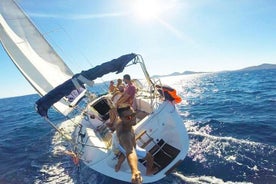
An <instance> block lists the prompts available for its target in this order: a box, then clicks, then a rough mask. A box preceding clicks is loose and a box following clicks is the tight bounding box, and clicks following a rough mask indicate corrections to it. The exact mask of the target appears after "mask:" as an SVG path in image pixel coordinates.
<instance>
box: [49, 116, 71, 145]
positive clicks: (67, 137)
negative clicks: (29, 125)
mask: <svg viewBox="0 0 276 184" xmlns="http://www.w3.org/2000/svg"><path fill="white" fill-rule="evenodd" d="M44 120H45V121H46V122H47V123H49V124H50V125H51V126H52V127H53V128H54V129H55V130H56V131H57V132H58V133H60V134H61V135H62V136H63V137H64V138H65V139H66V140H67V141H69V142H71V143H73V144H75V143H74V142H73V140H72V138H71V137H70V136H68V135H66V134H65V133H64V132H62V131H61V130H60V129H58V127H56V125H54V123H52V122H51V121H50V120H49V118H47V117H44Z"/></svg>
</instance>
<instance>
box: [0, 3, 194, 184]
mask: <svg viewBox="0 0 276 184" xmlns="http://www.w3.org/2000/svg"><path fill="white" fill-rule="evenodd" d="M0 13H1V14H0V40H1V44H2V46H3V48H4V49H5V51H6V52H7V54H8V55H9V57H10V59H11V61H12V62H13V63H14V64H15V66H16V67H17V68H18V70H19V71H20V72H21V73H22V75H23V76H24V77H25V78H26V80H27V81H28V82H29V83H30V84H31V85H32V87H33V88H34V89H35V90H36V91H37V93H38V94H39V95H40V97H41V98H39V99H38V100H37V101H36V102H35V107H36V111H37V112H38V114H39V115H41V116H42V117H43V118H44V120H45V121H46V122H48V123H49V124H50V125H51V126H52V127H53V128H55V129H56V131H57V132H59V133H60V134H61V135H62V136H63V137H64V138H65V140H66V141H68V142H69V143H70V144H71V145H72V148H73V149H72V153H73V155H74V157H75V160H80V161H81V162H83V163H84V164H86V165H87V166H88V167H90V168H91V169H93V170H95V171H97V172H100V173H102V174H104V175H106V176H108V177H112V178H115V179H118V180H122V181H130V179H131V171H130V167H129V165H128V163H127V162H126V161H125V162H124V163H123V164H122V166H121V169H120V170H119V171H118V172H116V171H115V169H114V168H115V165H116V163H117V159H118V156H117V155H118V150H116V149H115V148H114V144H113V143H114V139H116V137H114V135H116V134H115V133H116V131H115V132H112V130H111V129H110V128H109V127H108V126H107V122H109V121H110V119H111V118H112V117H111V114H110V109H112V108H113V107H114V102H113V101H112V98H111V95H110V94H109V93H108V94H104V95H97V94H95V93H93V85H94V84H93V81H94V80H95V79H97V78H101V77H102V76H104V75H106V74H108V73H114V72H116V73H117V74H119V73H122V72H123V71H124V69H125V68H127V67H129V66H138V67H140V68H141V69H142V71H143V73H144V76H145V79H144V80H143V81H144V82H145V84H141V83H140V82H139V81H138V80H135V81H133V83H134V84H135V86H136V88H137V93H136V95H135V102H136V112H137V115H138V114H139V116H137V119H136V121H137V124H136V125H135V126H134V127H133V128H134V131H135V134H136V141H137V145H139V146H140V147H142V148H144V149H146V150H147V151H148V152H150V153H151V154H152V156H153V159H154V166H155V168H157V170H156V171H155V173H154V174H153V175H146V164H147V163H145V161H143V160H139V161H138V167H139V170H140V171H141V175H142V177H143V182H144V183H150V182H155V181H158V180H160V179H162V178H164V177H165V176H166V175H168V174H169V173H171V172H172V171H173V169H174V168H175V167H176V166H178V165H179V164H180V163H181V162H182V161H183V160H184V158H185V157H186V155H187V152H188V148H189V139H188V134H187V130H186V128H185V124H184V122H183V119H182V118H181V117H180V115H179V113H178V110H177V108H176V105H175V103H174V102H173V101H172V100H166V99H164V98H162V97H164V91H163V90H161V92H160V88H159V90H158V89H157V86H159V87H160V86H162V83H161V81H160V80H159V79H152V78H151V77H150V75H149V74H148V72H147V69H146V65H145V63H144V60H143V58H142V56H141V55H139V54H135V53H131V54H126V55H123V56H120V57H118V58H116V59H113V60H111V61H108V62H104V63H102V64H101V65H98V66H96V67H94V68H91V69H88V70H86V71H82V72H80V73H78V74H74V73H73V72H72V71H71V69H70V68H69V67H68V66H67V65H66V64H65V62H64V61H63V60H62V58H61V57H60V56H59V55H58V54H57V53H56V52H55V51H54V49H53V48H52V47H51V45H50V44H49V43H48V42H47V40H46V39H45V38H44V36H43V35H42V34H41V33H40V32H39V30H38V29H37V28H36V27H35V25H34V24H33V23H32V22H31V20H30V19H29V18H28V16H27V15H26V14H25V13H24V12H23V10H22V9H21V8H20V7H19V5H18V4H17V3H16V2H15V1H14V0H1V1H0ZM69 96H71V97H72V98H69ZM51 107H53V108H54V109H55V110H56V111H58V112H59V113H61V114H62V115H64V117H66V118H67V119H68V120H67V122H69V123H71V124H72V127H73V130H72V131H71V132H65V131H64V130H62V129H61V128H60V127H58V126H57V125H56V124H55V123H53V122H52V121H51V117H49V116H48V110H49V108H51Z"/></svg>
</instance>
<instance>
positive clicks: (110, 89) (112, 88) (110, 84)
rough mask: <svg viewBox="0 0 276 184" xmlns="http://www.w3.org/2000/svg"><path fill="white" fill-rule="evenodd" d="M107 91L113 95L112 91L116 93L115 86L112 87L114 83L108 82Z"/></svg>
mask: <svg viewBox="0 0 276 184" xmlns="http://www.w3.org/2000/svg"><path fill="white" fill-rule="evenodd" d="M108 91H109V92H110V93H113V92H114V91H116V86H114V81H110V83H109V87H108Z"/></svg>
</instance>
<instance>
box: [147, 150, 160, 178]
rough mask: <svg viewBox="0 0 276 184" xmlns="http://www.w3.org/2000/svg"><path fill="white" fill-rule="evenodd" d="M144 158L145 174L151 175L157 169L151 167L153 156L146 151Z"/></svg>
mask: <svg viewBox="0 0 276 184" xmlns="http://www.w3.org/2000/svg"><path fill="white" fill-rule="evenodd" d="M145 160H146V161H147V171H146V172H147V173H146V174H147V175H152V174H154V173H155V172H156V171H157V168H153V157H152V155H151V154H150V153H149V152H148V153H147V155H146V157H145Z"/></svg>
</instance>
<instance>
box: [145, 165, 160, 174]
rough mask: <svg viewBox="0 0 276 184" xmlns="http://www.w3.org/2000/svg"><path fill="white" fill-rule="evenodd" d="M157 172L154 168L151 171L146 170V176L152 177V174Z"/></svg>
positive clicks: (156, 168)
mask: <svg viewBox="0 0 276 184" xmlns="http://www.w3.org/2000/svg"><path fill="white" fill-rule="evenodd" d="M158 170H159V169H158V167H155V168H152V169H150V170H147V172H146V175H147V176H150V175H153V174H154V173H156V172H157V171H158Z"/></svg>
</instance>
